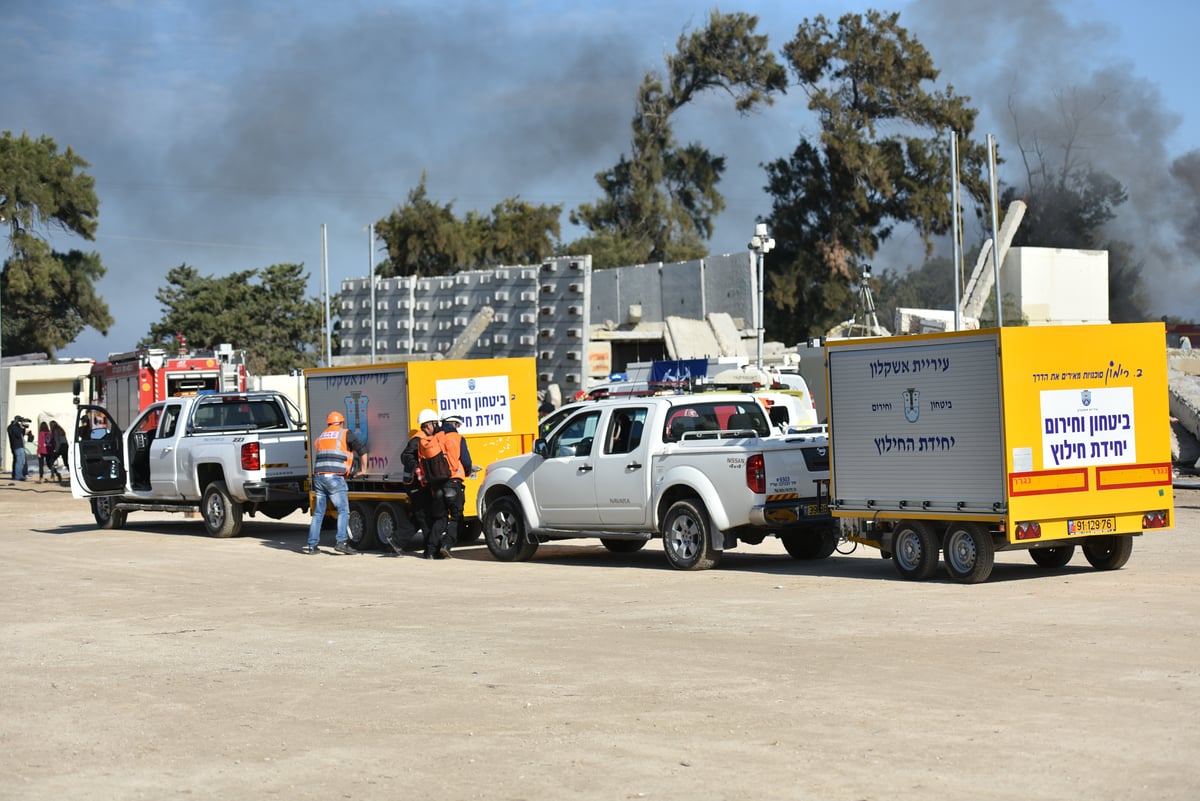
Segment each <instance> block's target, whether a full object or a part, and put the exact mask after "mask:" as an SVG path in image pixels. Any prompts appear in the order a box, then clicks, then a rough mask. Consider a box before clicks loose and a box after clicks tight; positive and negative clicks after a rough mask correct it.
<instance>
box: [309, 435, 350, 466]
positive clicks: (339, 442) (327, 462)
mask: <svg viewBox="0 0 1200 801" xmlns="http://www.w3.org/2000/svg"><path fill="white" fill-rule="evenodd" d="M349 433H350V432H349V431H347V430H346V429H345V428H342V427H341V426H330V427H329V428H327V429H325V430H324V431H322V432H321V436H319V437H317V447H316V452H315V453H314V454H313V472H314V473H329V474H331V475H335V476H348V475H350V468H351V467H352V466H353V465H354V453H353V452H352V451H351V450H350V446H349V445H348V444H346V436H347V435H348V434H349Z"/></svg>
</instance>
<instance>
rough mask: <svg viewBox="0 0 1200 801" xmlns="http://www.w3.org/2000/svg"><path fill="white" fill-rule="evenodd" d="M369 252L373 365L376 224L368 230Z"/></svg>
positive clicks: (373, 353) (372, 357) (372, 358)
mask: <svg viewBox="0 0 1200 801" xmlns="http://www.w3.org/2000/svg"><path fill="white" fill-rule="evenodd" d="M367 237H368V240H367V250H368V252H369V256H370V258H369V261H370V264H371V272H369V273H368V274H367V275H369V276H370V278H371V364H374V363H375V223H371V225H370V227H368V228H367Z"/></svg>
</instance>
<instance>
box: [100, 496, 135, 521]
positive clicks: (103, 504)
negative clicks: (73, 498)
mask: <svg viewBox="0 0 1200 801" xmlns="http://www.w3.org/2000/svg"><path fill="white" fill-rule="evenodd" d="M113 505H114V501H113V499H112V498H109V497H106V496H102V497H99V498H92V517H94V518H96V525H97V526H99V527H100V528H109V529H114V528H124V527H125V517H126V515H128V514H129V513H128V512H115V511H113Z"/></svg>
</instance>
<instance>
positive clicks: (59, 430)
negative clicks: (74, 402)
mask: <svg viewBox="0 0 1200 801" xmlns="http://www.w3.org/2000/svg"><path fill="white" fill-rule="evenodd" d="M50 434H51V435H52V436H53V438H54V459H55V461H57V460H58V459H62V463H63V468H66V467H69V465H68V464H67V454H68V453H70V452H71V440H70V439H68V438H67V430H66V429H65V428H63V427H62V426H61V425H59V424H58V421H57V420H51V421H50ZM52 464H53V462H52Z"/></svg>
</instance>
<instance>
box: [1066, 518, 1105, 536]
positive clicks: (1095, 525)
mask: <svg viewBox="0 0 1200 801" xmlns="http://www.w3.org/2000/svg"><path fill="white" fill-rule="evenodd" d="M1116 533H1117V518H1115V517H1081V518H1079V519H1078V520H1068V521H1067V534H1116Z"/></svg>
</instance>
